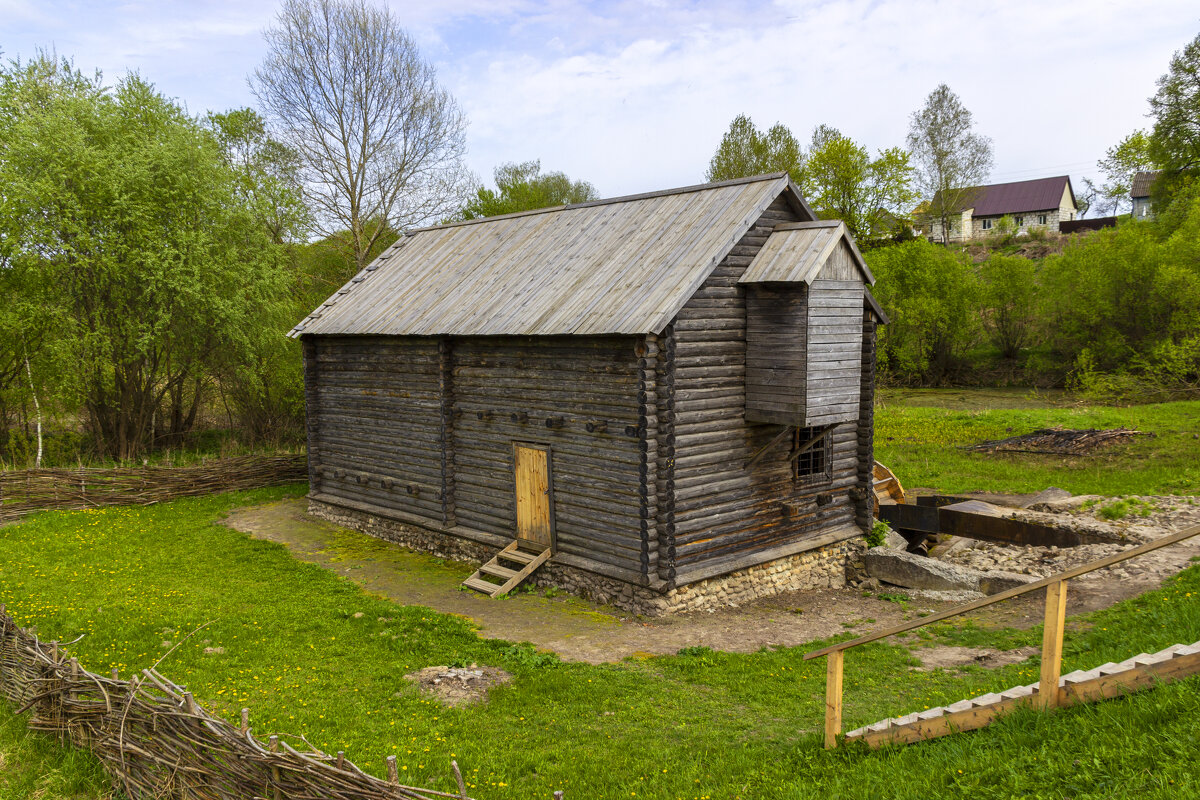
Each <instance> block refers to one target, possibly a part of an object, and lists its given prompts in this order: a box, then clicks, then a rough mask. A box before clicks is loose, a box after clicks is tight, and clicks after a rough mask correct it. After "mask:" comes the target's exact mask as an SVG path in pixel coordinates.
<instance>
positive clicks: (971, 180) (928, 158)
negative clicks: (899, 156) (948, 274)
mask: <svg viewBox="0 0 1200 800" xmlns="http://www.w3.org/2000/svg"><path fill="white" fill-rule="evenodd" d="M971 125H972V123H971V112H970V111H968V110H967V109H966V107H965V106H963V104H962V101H960V100H959V99H958V95H956V94H955V93H954V92H952V91H950V87H949V86H947V85H946V84H944V83H943V84H941V85H940V86H938V87H937V88H936V89H934V90H933V91H932V92H930V93H929V97H927V98H926V99H925V106H924V107H923V108H922V109H921V110H920V111H914V112H913V115H912V117H911V119H910V122H909V128H908V149H909V152H910V153H912V157H913V161H914V162H915V166H916V169H917V185H918V187H919V188H920V189H921V192H922V193H923V194H925V195H926V196H927V197H929V215H930V216H931V217H932V218H934V219H939V220H941V223H942V241H949V239H950V216H951V214H954V213H957V212H959V211H961V210H962V209H963V208H964V207H965V206H969V205H970V193H971V191H972V190H973V189H974V188H975V187H977V186H978V185H979V184H981V183H983V182H984V181H986V180H987V177H988V175H989V174H990V173H991V171H992V140H991V139H989V138H988V137H986V136H981V135H979V134H977V133H975V132H974V131H973V130H972V129H971Z"/></svg>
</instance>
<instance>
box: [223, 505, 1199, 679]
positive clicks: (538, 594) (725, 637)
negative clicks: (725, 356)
mask: <svg viewBox="0 0 1200 800" xmlns="http://www.w3.org/2000/svg"><path fill="white" fill-rule="evenodd" d="M225 521H226V524H228V525H230V526H231V527H233V528H235V529H237V530H240V531H243V532H245V533H248V534H250V535H251V536H254V537H255V538H259V539H266V540H269V541H273V542H278V543H280V544H282V545H284V546H286V547H287V548H288V549H289V550H291V551H292V553H293V554H294V555H295V556H296V557H297V558H300V559H303V560H305V561H310V562H313V563H315V564H319V565H321V566H323V567H325V568H327V569H330V570H333V571H335V572H337V573H339V574H341V575H343V576H345V577H347V578H349V579H351V580H353V581H355V582H356V583H358V584H360V585H361V586H363V588H365V589H367V590H368V591H371V592H376V593H378V594H380V595H383V596H385V597H388V598H390V599H392V600H395V601H396V602H398V603H403V604H405V605H424V606H428V607H430V608H432V609H435V610H437V611H441V612H444V613H449V614H459V615H462V616H464V617H468V618H470V619H471V620H473V621H474V622H475V623H476V624H478V625H479V629H480V630H479V633H480V635H481V636H484V637H488V638H498V639H508V640H513V641H527V642H531V643H533V644H534V645H536V646H537V647H539V648H542V649H546V650H552V651H554V652H556V653H558V654H559V655H560V656H561V657H562V658H563V659H565V660H568V661H585V662H589V663H602V662H611V661H619V660H621V659H623V658H626V657H628V656H636V655H663V654H670V653H675V652H677V651H678V650H679V649H681V648H684V647H693V646H701V645H703V646H707V647H711V648H713V649H714V650H724V651H730V652H740V653H749V652H754V651H756V650H759V649H761V648H764V647H772V646H798V645H802V644H805V643H806V642H810V641H813V640H814V639H821V638H825V637H828V636H832V635H834V634H837V633H842V632H844V631H847V630H853V631H854V632H856V633H866V632H868V631H871V630H874V629H877V628H880V627H883V626H886V625H891V624H895V623H897V622H900V621H902V620H904V619H908V618H910V617H911V616H912V615H914V614H917V613H922V612H932V611H938V610H941V609H942V608H946V607H949V605H950V604H940V603H937V602H933V601H925V600H914V601H912V602H910V603H908V604H907V608H905V607H902V606H901V605H900V604H897V603H895V602H890V601H886V600H881V599H878V598H877V597H875V596H874V595H870V596H864V593H863V592H862V591H861V590H858V589H837V590H834V589H822V590H812V591H803V592H789V593H787V594H782V595H778V596H776V597H773V598H769V599H766V600H763V601H760V602H758V603H755V604H753V605H750V606H746V607H742V608H728V609H719V610H715V611H711V612H701V613H695V614H686V615H677V616H673V617H667V618H663V619H641V618H637V617H632V616H630V615H629V614H628V613H627V612H624V611H621V610H620V609H615V608H612V607H609V606H600V605H596V604H594V603H589V602H587V601H584V600H580V599H578V598H575V597H571V596H568V595H558V596H554V595H555V593H554V592H553V591H551V592H550V595H551V596H546V594H547V593H546V591H545V590H536V591H535V592H530V593H518V594H516V595H514V596H512V597H509V598H506V599H500V600H493V599H491V598H487V597H483V596H481V595H478V594H475V593H474V592H469V591H462V590H461V589H460V588H459V584H460V583H461V582H462V580H463V579H464V578H466V577H467V575H469V574H470V573H471V572H472V571H473V570H474V565H470V564H463V563H459V562H453V561H446V560H443V559H436V558H432V557H430V556H426V555H422V554H419V553H415V552H413V551H411V550H407V549H405V548H402V547H399V546H397V545H393V544H390V543H388V542H383V541H380V540H378V539H374V538H372V537H370V536H367V535H366V534H362V533H357V532H354V531H349V530H346V529H344V528H339V527H337V526H335V525H332V524H330V523H327V522H324V521H322V520H318V519H315V518H313V517H310V516H309V515H308V514H307V513H306V512H305V501H304V500H303V499H294V500H284V501H281V502H277V503H269V504H266V505H260V506H251V507H247V508H241V509H236V510H235V511H233V512H232V513H231V514H230V515H229V516H228V518H227V519H226V520H225ZM1171 549H1174V548H1171ZM1164 552H1165V551H1164ZM1196 552H1200V546H1198V547H1197V549H1192V548H1189V551H1188V552H1187V553H1186V554H1185V553H1183V552H1180V553H1177V554H1174V558H1172V559H1170V560H1171V562H1172V563H1171V564H1170V567H1167V565H1166V564H1164V565H1162V566H1163V567H1164V568H1163V569H1161V571H1160V570H1151V571H1150V573H1151V574H1148V575H1139V576H1138V577H1139V578H1143V580H1123V581H1112V580H1107V581H1080V582H1077V583H1073V584H1072V588H1073V591H1072V592H1071V593H1070V598H1069V600H1070V602H1069V605H1068V612H1069V613H1072V614H1077V613H1081V612H1084V611H1091V610H1094V609H1097V608H1104V607H1107V606H1109V605H1112V604H1113V603H1116V602H1118V601H1119V600H1122V599H1124V598H1126V597H1131V596H1134V595H1136V594H1139V593H1141V592H1144V591H1146V590H1148V589H1151V588H1154V586H1157V585H1158V583H1159V582H1161V580H1162V578H1163V577H1166V574H1167V573H1168V572H1169V573H1170V574H1174V572H1177V571H1178V570H1179V569H1181V568H1182V567H1183V566H1186V564H1187V559H1188V557H1189V556H1190V555H1192V554H1194V553H1196ZM1130 577H1132V576H1130ZM978 619H980V621H981V622H985V623H986V624H992V625H1011V626H1013V627H1017V628H1024V627H1029V626H1031V625H1035V624H1038V623H1039V622H1040V621H1041V598H1040V596H1039V597H1034V596H1029V597H1024V598H1019V599H1018V600H1016V601H1010V602H1008V603H1004V604H1002V605H999V606H993V607H991V608H989V609H987V610H986V612H985V613H984V615H983V616H982V617H981V618H978ZM979 655H980V654H979V653H971V654H964V655H963V663H967V662H969V661H972V660H974V659H975V658H976V657H977V656H979Z"/></svg>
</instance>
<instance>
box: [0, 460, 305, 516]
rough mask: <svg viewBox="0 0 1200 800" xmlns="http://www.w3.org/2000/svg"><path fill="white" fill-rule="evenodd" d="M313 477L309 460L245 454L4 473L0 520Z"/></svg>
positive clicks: (1, 474)
mask: <svg viewBox="0 0 1200 800" xmlns="http://www.w3.org/2000/svg"><path fill="white" fill-rule="evenodd" d="M307 479H308V462H307V456H305V455H304V454H303V453H301V454H296V455H284V456H241V457H238V458H223V459H218V460H214V461H209V462H206V463H204V464H197V465H195V466H190V467H143V468H141V469H126V468H116V469H28V470H14V471H10V472H0V522H8V521H11V520H14V519H18V518H20V517H23V516H25V515H26V514H32V513H33V512H35V511H44V510H47V509H64V510H67V509H81V508H98V507H100V506H130V505H150V504H152V503H158V502H162V501H166V500H174V499H176V498H179V497H195V496H198V495H208V494H213V493H215V492H231V491H234V490H237V489H258V488H261V487H264V486H278V485H280V484H284V483H294V482H296V481H303V480H307Z"/></svg>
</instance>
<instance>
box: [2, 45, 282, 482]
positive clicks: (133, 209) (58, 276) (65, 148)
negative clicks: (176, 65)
mask: <svg viewBox="0 0 1200 800" xmlns="http://www.w3.org/2000/svg"><path fill="white" fill-rule="evenodd" d="M0 95H2V96H3V97H4V98H5V100H4V104H3V106H4V107H3V111H2V117H3V122H2V123H0V185H2V186H4V201H5V203H4V206H3V210H2V211H0V241H3V242H4V248H5V259H6V261H7V262H8V263H9V264H10V265H11V268H12V269H13V270H14V272H13V274H14V275H20V276H21V285H20V286H19V287H18V288H19V290H20V292H21V301H22V302H23V303H25V304H26V305H27V306H30V307H31V311H30V312H29V313H30V314H31V315H37V314H40V315H41V318H42V319H43V320H53V323H54V324H53V329H52V330H50V331H48V332H47V334H46V336H45V337H44V338H46V339H48V340H53V341H54V342H55V343H56V345H57V350H58V354H59V357H60V358H62V359H64V369H62V370H61V371H60V373H59V375H60V380H61V381H62V388H61V390H60V394H61V395H62V396H63V397H64V398H66V400H67V402H70V401H77V402H78V404H79V405H80V406H82V416H83V417H84V418H85V419H86V420H87V421H88V425H89V428H90V430H91V433H92V435H93V437H94V440H95V442H96V447H97V450H98V451H99V452H102V453H105V454H107V455H111V456H113V457H116V458H120V459H128V458H133V457H136V456H138V455H139V454H140V453H141V452H143V451H144V450H145V448H146V447H147V446H150V445H151V444H152V443H154V442H155V441H159V442H162V441H175V440H178V438H179V437H181V436H182V435H183V434H185V433H186V432H187V431H188V430H190V429H191V427H192V426H193V425H194V424H195V422H196V420H197V417H198V414H199V410H200V407H201V405H202V400H203V397H204V394H205V392H206V390H207V389H208V388H209V386H210V384H211V381H212V377H211V376H212V370H213V369H214V366H215V365H216V364H217V363H219V362H220V361H222V360H227V361H232V362H239V361H240V360H241V359H240V357H239V356H238V355H237V354H238V353H243V352H245V351H247V350H250V349H252V348H253V345H254V341H255V335H256V333H255V332H256V331H258V330H259V328H258V321H259V320H260V319H262V317H263V315H264V314H268V313H269V311H270V309H272V308H273V307H274V306H275V304H277V303H278V302H279V299H280V297H281V296H282V294H283V290H284V288H285V282H284V269H283V267H284V262H283V259H282V252H281V249H280V248H279V247H278V246H277V245H276V244H275V243H274V242H273V241H272V238H271V236H270V234H269V233H268V232H267V230H266V228H265V227H264V226H263V225H262V224H261V220H260V219H259V217H258V215H257V213H256V211H257V209H256V208H255V207H254V206H253V205H252V204H250V203H249V202H248V201H247V199H246V196H245V193H244V192H243V191H242V186H241V184H240V182H239V181H240V176H239V175H238V174H237V173H236V172H234V171H233V170H231V169H230V167H229V166H228V164H227V162H226V159H225V157H224V153H223V152H222V150H221V147H220V145H219V144H218V142H217V141H216V139H215V138H214V137H213V136H212V134H211V133H210V132H209V131H208V130H206V129H205V128H204V127H203V126H201V125H200V123H199V122H197V121H196V120H194V119H192V118H190V117H188V116H187V115H186V114H185V113H184V112H183V110H182V109H180V108H179V106H177V105H176V104H174V103H173V102H171V101H169V100H167V99H166V98H164V97H163V96H162V95H160V94H158V93H157V92H156V91H155V90H154V88H153V87H152V86H151V85H150V84H149V83H147V82H146V81H144V80H142V79H141V78H139V77H137V76H136V75H134V76H130V77H128V78H125V79H123V80H121V81H119V82H118V83H117V85H116V87H115V88H113V89H111V90H109V89H105V88H103V86H102V84H101V79H100V76H99V75H97V76H96V77H95V78H94V79H88V78H85V77H84V76H83V75H81V74H80V73H79V72H77V71H76V70H74V68H73V67H71V65H70V64H69V63H67V62H56V61H53V60H51V59H48V58H45V57H41V58H38V59H36V60H34V61H32V62H30V63H28V64H26V65H22V64H14V65H13V66H12V67H11V68H9V69H7V70H5V71H4V73H3V90H2V91H0Z"/></svg>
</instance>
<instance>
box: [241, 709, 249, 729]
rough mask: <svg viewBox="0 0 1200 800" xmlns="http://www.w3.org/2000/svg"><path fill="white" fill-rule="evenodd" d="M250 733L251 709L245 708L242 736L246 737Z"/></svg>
mask: <svg viewBox="0 0 1200 800" xmlns="http://www.w3.org/2000/svg"><path fill="white" fill-rule="evenodd" d="M249 732H250V709H248V708H243V709H242V734H243V735H245V734H247V733H249Z"/></svg>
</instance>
